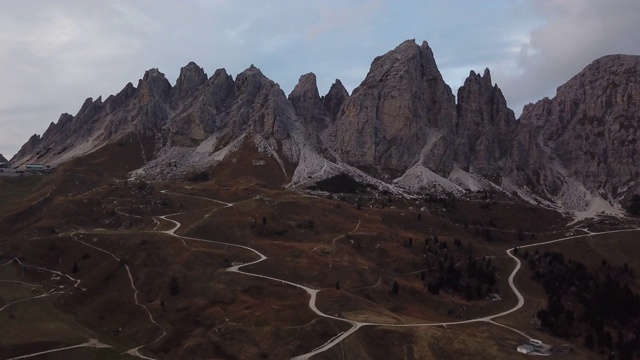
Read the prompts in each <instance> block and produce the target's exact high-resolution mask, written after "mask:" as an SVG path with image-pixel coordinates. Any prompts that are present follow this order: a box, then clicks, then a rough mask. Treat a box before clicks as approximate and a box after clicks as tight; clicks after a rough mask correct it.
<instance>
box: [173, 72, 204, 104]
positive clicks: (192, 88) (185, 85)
mask: <svg viewBox="0 0 640 360" xmlns="http://www.w3.org/2000/svg"><path fill="white" fill-rule="evenodd" d="M206 82H207V74H206V73H205V72H204V69H203V68H201V67H200V66H198V65H197V64H196V63H194V62H193V61H191V62H189V64H187V65H186V66H184V67H182V68H181V69H180V75H179V76H178V79H177V80H176V85H175V86H174V87H173V88H172V89H171V99H170V105H171V107H172V108H176V107H177V106H178V105H179V104H180V103H181V102H183V101H185V100H187V99H188V98H189V97H190V96H191V95H193V94H194V93H195V92H196V91H197V90H198V89H199V88H200V87H201V86H202V85H204V84H205V83H206Z"/></svg>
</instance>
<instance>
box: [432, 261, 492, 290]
mask: <svg viewBox="0 0 640 360" xmlns="http://www.w3.org/2000/svg"><path fill="white" fill-rule="evenodd" d="M437 270H438V272H437V274H436V275H435V276H433V277H432V278H431V279H429V280H427V281H426V285H427V290H428V291H429V292H430V293H432V294H434V295H437V294H439V293H440V290H441V289H446V290H447V291H450V292H452V293H459V294H462V295H464V297H465V299H467V300H469V301H470V300H480V299H484V298H486V297H487V295H488V294H489V293H491V292H497V291H498V290H497V288H496V287H495V285H496V267H495V265H493V264H492V262H491V259H489V258H486V257H482V258H480V259H475V258H473V257H472V256H469V257H468V259H467V260H466V261H460V262H457V263H456V262H455V258H454V257H453V256H447V255H445V259H444V261H442V260H440V261H438V267H437ZM425 277H426V276H425Z"/></svg>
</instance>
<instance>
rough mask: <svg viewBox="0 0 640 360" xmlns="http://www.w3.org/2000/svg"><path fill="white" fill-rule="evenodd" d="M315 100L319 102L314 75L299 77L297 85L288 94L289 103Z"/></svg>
mask: <svg viewBox="0 0 640 360" xmlns="http://www.w3.org/2000/svg"><path fill="white" fill-rule="evenodd" d="M315 99H318V100H320V94H319V93H318V85H317V83H316V74H314V73H312V72H310V73H306V74H304V75H301V76H300V79H299V80H298V83H297V84H296V86H295V87H294V88H293V91H291V94H289V100H291V101H296V102H297V101H306V100H312V101H315Z"/></svg>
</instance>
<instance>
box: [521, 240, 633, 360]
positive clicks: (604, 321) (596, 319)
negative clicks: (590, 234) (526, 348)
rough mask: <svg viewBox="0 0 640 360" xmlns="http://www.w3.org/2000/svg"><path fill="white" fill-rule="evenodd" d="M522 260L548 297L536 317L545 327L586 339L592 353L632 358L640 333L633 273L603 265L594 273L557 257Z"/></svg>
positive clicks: (625, 267)
mask: <svg viewBox="0 0 640 360" xmlns="http://www.w3.org/2000/svg"><path fill="white" fill-rule="evenodd" d="M521 256H522V258H523V259H524V260H526V261H527V263H528V265H529V267H530V268H531V270H532V271H533V279H534V280H536V281H537V282H539V283H540V284H541V285H542V287H543V289H544V291H545V293H546V294H547V296H548V305H547V307H546V308H543V309H541V310H540V311H538V313H537V317H538V319H539V320H540V322H541V325H542V326H543V327H544V328H546V329H548V330H549V331H550V332H551V333H552V334H554V335H555V336H559V337H567V338H570V337H582V338H583V341H584V344H585V346H587V347H588V348H590V349H594V348H595V347H596V346H597V347H598V348H599V349H600V350H603V351H616V352H617V353H618V354H619V356H620V358H621V359H631V358H633V355H634V353H635V352H637V350H638V349H639V347H640V342H639V340H638V338H637V335H635V334H638V333H640V296H638V294H636V293H634V292H633V291H632V290H631V288H630V287H629V284H628V283H627V282H628V281H629V280H631V279H632V278H633V277H634V275H633V269H631V268H629V266H628V265H627V264H625V265H623V266H620V267H613V268H612V267H611V266H610V265H608V264H607V263H606V261H603V262H602V267H601V269H599V270H598V271H592V272H590V271H589V270H588V269H587V267H586V266H585V265H584V264H582V263H580V262H577V261H573V260H568V261H566V260H565V258H564V255H563V254H561V253H557V252H545V253H543V254H540V253H538V252H537V251H536V253H535V254H529V253H528V252H527V251H525V252H524V253H521ZM621 280H622V281H621ZM614 335H615V336H614Z"/></svg>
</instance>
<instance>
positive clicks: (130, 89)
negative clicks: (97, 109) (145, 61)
mask: <svg viewBox="0 0 640 360" xmlns="http://www.w3.org/2000/svg"><path fill="white" fill-rule="evenodd" d="M136 90H137V89H136V87H135V86H133V84H132V83H130V82H129V83H127V85H125V87H124V88H123V89H122V90H120V92H118V93H117V94H116V95H115V96H114V95H110V96H109V97H107V100H105V101H104V105H105V107H106V108H107V111H108V112H109V113H112V112H114V111H115V110H117V109H119V108H120V107H122V106H123V105H124V104H126V103H127V102H128V101H129V100H131V98H133V96H134V95H135V94H136Z"/></svg>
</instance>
